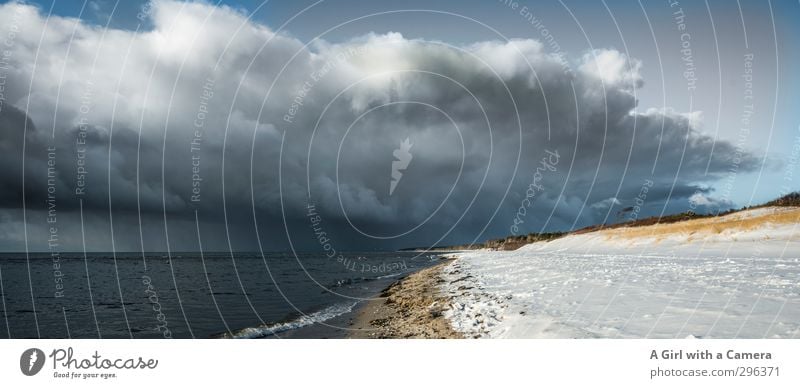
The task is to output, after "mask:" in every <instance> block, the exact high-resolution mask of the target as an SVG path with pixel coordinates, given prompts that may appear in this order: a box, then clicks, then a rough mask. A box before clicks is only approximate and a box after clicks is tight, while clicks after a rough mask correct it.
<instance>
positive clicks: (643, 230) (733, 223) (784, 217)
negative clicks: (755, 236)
mask: <svg viewBox="0 0 800 388" xmlns="http://www.w3.org/2000/svg"><path fill="white" fill-rule="evenodd" d="M799 222H800V208H785V207H783V208H770V210H769V211H766V212H763V213H762V212H759V213H755V214H753V213H751V212H748V211H744V212H737V213H733V214H730V215H727V216H723V217H710V218H700V219H694V220H688V221H682V222H676V223H672V224H655V225H650V226H643V227H636V228H619V229H607V230H605V231H603V232H602V233H604V234H606V235H607V236H608V237H624V238H637V237H660V236H665V235H671V234H689V235H694V234H719V233H722V232H723V231H727V230H737V231H748V230H754V229H757V228H760V227H763V226H765V225H767V224H772V225H783V224H793V223H799Z"/></svg>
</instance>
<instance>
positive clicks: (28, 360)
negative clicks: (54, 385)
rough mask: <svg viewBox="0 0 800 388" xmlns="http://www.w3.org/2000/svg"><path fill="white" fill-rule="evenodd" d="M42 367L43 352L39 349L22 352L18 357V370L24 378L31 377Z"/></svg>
mask: <svg viewBox="0 0 800 388" xmlns="http://www.w3.org/2000/svg"><path fill="white" fill-rule="evenodd" d="M43 366H44V352H43V351H41V350H40V349H36V348H30V349H28V350H26V351H24V352H22V356H20V357H19V369H20V370H21V371H22V374H24V375H25V376H33V375H35V374H37V373H39V371H41V370H42V367H43Z"/></svg>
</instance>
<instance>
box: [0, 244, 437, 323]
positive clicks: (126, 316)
mask: <svg viewBox="0 0 800 388" xmlns="http://www.w3.org/2000/svg"><path fill="white" fill-rule="evenodd" d="M440 257H441V253H440V252H437V253H436V254H433V253H430V252H347V253H342V254H341V256H337V257H334V258H329V257H327V256H326V255H325V254H324V253H297V254H294V253H265V254H263V255H262V254H261V253H248V252H237V253H230V252H224V253H203V254H200V253H188V252H185V253H175V252H173V253H170V254H167V253H147V254H144V255H143V254H142V253H141V252H139V253H87V254H84V253H74V254H66V253H62V254H61V255H60V257H55V258H54V257H52V256H51V255H50V254H49V253H30V254H28V255H26V254H24V253H21V254H20V253H0V296H1V298H0V300H2V305H0V309H2V312H0V338H345V337H347V336H348V334H349V333H350V330H351V329H350V328H349V327H348V326H349V323H350V321H351V320H352V318H353V317H354V315H355V313H356V311H357V310H358V308H359V307H360V306H362V305H363V304H364V303H366V301H368V300H370V299H373V298H376V297H378V295H379V294H380V292H381V291H382V290H383V289H385V288H386V287H388V286H389V285H391V284H392V283H393V282H395V281H397V280H398V279H400V278H402V277H403V276H405V275H407V274H409V273H412V272H415V271H417V270H419V269H422V268H426V267H429V266H431V265H434V264H436V262H437V261H439V260H440Z"/></svg>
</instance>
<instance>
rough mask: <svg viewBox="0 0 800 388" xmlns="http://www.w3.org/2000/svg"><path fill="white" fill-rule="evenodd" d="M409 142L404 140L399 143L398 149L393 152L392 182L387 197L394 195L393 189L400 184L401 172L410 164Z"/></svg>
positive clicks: (410, 145)
mask: <svg viewBox="0 0 800 388" xmlns="http://www.w3.org/2000/svg"><path fill="white" fill-rule="evenodd" d="M412 146H413V144H411V141H410V140H409V139H408V138H406V139H405V140H403V141H402V142H400V148H398V149H396V150H394V152H392V155H394V157H395V159H396V160H394V161H392V182H391V184H390V185H389V195H392V194H393V193H394V189H395V188H397V184H398V183H400V179H402V178H403V171H405V170H406V169H407V168H408V164H409V163H411V158H412V157H413V156H412V155H411V152H410V151H411V147H412Z"/></svg>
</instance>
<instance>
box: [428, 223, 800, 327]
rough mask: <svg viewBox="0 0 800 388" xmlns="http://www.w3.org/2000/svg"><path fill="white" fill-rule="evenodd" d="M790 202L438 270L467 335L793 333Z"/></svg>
mask: <svg viewBox="0 0 800 388" xmlns="http://www.w3.org/2000/svg"><path fill="white" fill-rule="evenodd" d="M798 217H800V209H797V208H762V209H755V210H748V211H743V212H739V213H734V214H730V215H727V216H724V217H717V218H705V219H699V220H692V221H685V222H681V223H676V224H661V225H652V226H645V227H637V228H619V229H608V230H603V231H598V232H592V233H586V234H573V235H569V236H567V237H564V238H561V239H557V240H553V241H550V242H542V243H534V244H530V245H527V246H524V247H522V248H520V249H518V250H516V251H507V252H501V251H485V250H484V251H472V252H465V253H461V254H459V255H458V256H459V259H458V260H456V261H455V262H453V263H452V264H450V265H449V266H447V267H446V268H445V269H444V279H445V282H444V283H443V285H442V287H443V291H444V292H445V293H446V294H447V295H448V296H449V297H450V298H452V299H451V300H452V302H451V306H450V309H448V310H447V311H445V316H446V317H447V318H448V319H449V320H450V322H451V324H452V325H453V327H454V328H455V329H456V330H458V331H460V332H462V333H464V334H465V335H466V336H468V337H492V338H686V337H690V336H692V337H698V338H800V227H798V224H797V221H798Z"/></svg>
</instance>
